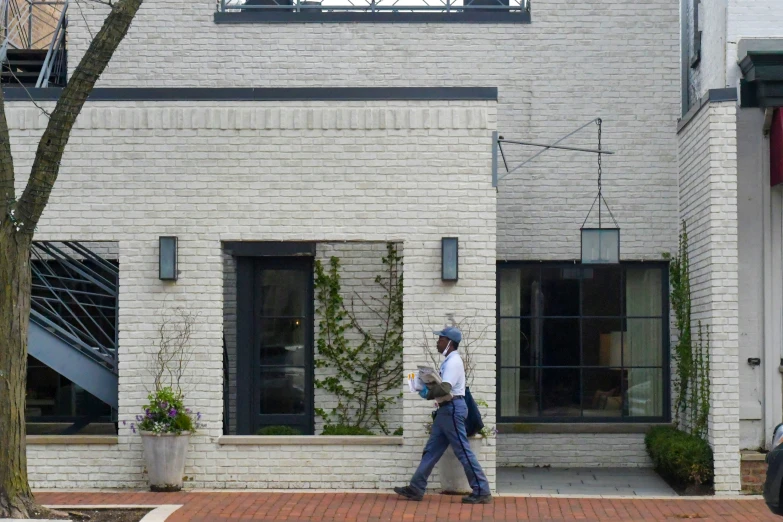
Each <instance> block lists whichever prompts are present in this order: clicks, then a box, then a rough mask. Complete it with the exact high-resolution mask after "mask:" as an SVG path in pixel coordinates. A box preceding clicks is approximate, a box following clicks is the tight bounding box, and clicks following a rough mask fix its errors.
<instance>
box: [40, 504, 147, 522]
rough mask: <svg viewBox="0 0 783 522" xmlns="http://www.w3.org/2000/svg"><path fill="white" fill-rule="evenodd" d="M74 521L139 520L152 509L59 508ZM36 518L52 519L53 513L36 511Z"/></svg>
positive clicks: (133, 521) (111, 521) (124, 521)
mask: <svg viewBox="0 0 783 522" xmlns="http://www.w3.org/2000/svg"><path fill="white" fill-rule="evenodd" d="M58 511H59V512H60V513H65V514H66V515H67V518H66V520H72V521H74V522H139V521H140V520H141V519H142V518H144V515H146V514H147V513H149V512H150V511H152V510H151V509H79V508H77V507H74V508H71V509H67V510H63V509H59V510H58ZM32 518H34V519H51V518H54V517H52V514H51V513H34V514H32Z"/></svg>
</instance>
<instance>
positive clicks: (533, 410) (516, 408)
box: [500, 368, 541, 417]
mask: <svg viewBox="0 0 783 522" xmlns="http://www.w3.org/2000/svg"><path fill="white" fill-rule="evenodd" d="M500 372H501V376H500V380H501V383H500V415H501V416H502V417H537V416H538V390H539V383H538V380H539V378H540V375H541V370H540V369H536V368H504V369H502V370H500Z"/></svg>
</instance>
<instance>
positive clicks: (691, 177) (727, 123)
mask: <svg viewBox="0 0 783 522" xmlns="http://www.w3.org/2000/svg"><path fill="white" fill-rule="evenodd" d="M678 140H679V161H680V215H681V217H682V219H684V220H685V221H686V222H687V225H688V235H689V256H690V281H691V296H692V318H693V324H692V329H693V331H694V332H696V331H697V330H696V328H697V324H698V322H699V321H701V322H702V324H703V325H705V326H707V327H709V330H710V417H709V427H708V429H709V441H710V444H711V445H712V448H713V455H714V462H715V491H716V493H719V494H725V493H734V492H738V491H739V489H740V474H739V466H740V461H739V438H740V420H739V419H740V412H739V409H740V394H739V389H740V379H739V375H740V374H739V371H740V370H739V355H740V349H739V328H738V315H739V309H738V308H739V295H738V286H739V282H738V277H739V276H738V273H739V260H738V247H737V152H736V151H737V108H736V105H735V102H724V103H711V104H707V105H705V106H703V107H702V108H701V110H700V111H699V112H698V113H697V114H696V115H695V116H694V117H693V118H692V119H691V120H690V121H689V122H688V124H687V125H686V126H685V127H683V128H682V129H681V130H680V132H679V133H678Z"/></svg>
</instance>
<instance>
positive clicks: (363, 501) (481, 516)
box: [36, 491, 782, 522]
mask: <svg viewBox="0 0 783 522" xmlns="http://www.w3.org/2000/svg"><path fill="white" fill-rule="evenodd" d="M36 499H37V500H38V501H39V502H42V503H43V504H45V505H50V506H51V505H110V504H112V505H145V506H151V505H163V504H181V505H182V507H181V508H180V509H178V510H177V511H175V512H174V513H173V514H172V515H171V516H170V517H168V519H167V520H168V521H169V522H196V521H198V522H221V521H240V522H241V521H255V520H258V521H274V522H294V521H296V522H304V521H323V522H359V521H361V522H376V521H395V522H396V521H411V522H419V521H422V522H424V521H426V522H441V521H443V522H447V521H448V522H456V521H476V522H489V521H495V522H506V521H518V520H526V521H555V522H560V521H563V522H565V521H573V520H583V521H586V522H592V521H601V522H627V521H676V520H704V521H707V520H709V521H716V522H723V521H737V522H778V521H780V520H782V519H781V518H779V517H776V516H774V515H772V513H770V512H769V510H768V509H767V507H766V505H764V502H763V501H762V500H759V499H758V498H757V497H756V498H743V499H721V498H714V499H698V500H690V499H687V498H667V499H634V498H622V499H620V498H617V499H606V498H596V497H593V498H585V497H582V498H568V497H530V496H528V497H512V496H501V497H497V498H496V499H495V501H494V503H493V504H491V505H479V506H467V505H463V504H461V503H460V497H458V496H449V495H438V494H433V495H427V496H426V497H425V498H424V501H422V502H407V501H404V500H400V499H398V498H397V496H396V495H389V494H386V493H303V492H296V493H279V492H225V491H220V492H187V493H184V492H183V493H150V492H146V491H119V492H67V491H58V492H51V491H42V492H36Z"/></svg>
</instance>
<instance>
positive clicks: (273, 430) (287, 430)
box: [256, 426, 302, 435]
mask: <svg viewBox="0 0 783 522" xmlns="http://www.w3.org/2000/svg"><path fill="white" fill-rule="evenodd" d="M301 434H302V432H301V431H299V430H298V429H296V428H292V427H291V426H266V427H265V428H261V429H260V430H258V431H257V432H256V435H301Z"/></svg>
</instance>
